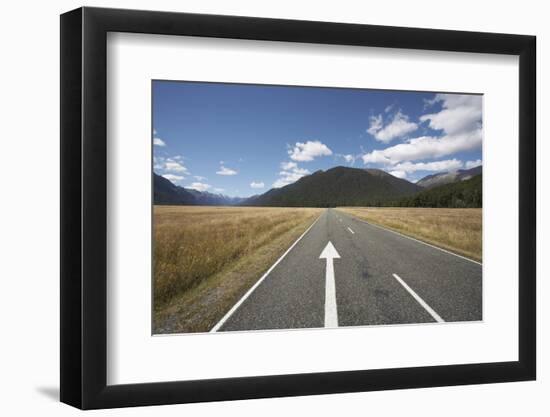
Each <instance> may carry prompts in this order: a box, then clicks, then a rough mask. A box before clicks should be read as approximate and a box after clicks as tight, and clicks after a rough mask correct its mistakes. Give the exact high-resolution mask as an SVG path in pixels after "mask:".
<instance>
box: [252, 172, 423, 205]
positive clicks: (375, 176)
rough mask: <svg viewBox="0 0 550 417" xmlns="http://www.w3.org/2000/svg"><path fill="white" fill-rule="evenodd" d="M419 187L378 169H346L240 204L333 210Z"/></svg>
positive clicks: (409, 192)
mask: <svg viewBox="0 0 550 417" xmlns="http://www.w3.org/2000/svg"><path fill="white" fill-rule="evenodd" d="M421 189H422V188H421V187H418V186H417V185H415V184H413V183H410V182H408V181H406V180H402V179H399V178H396V177H394V176H393V175H390V174H388V173H387V172H384V171H382V170H378V169H357V168H347V167H336V168H331V169H329V170H327V171H317V172H315V173H313V174H311V175H308V176H305V177H302V178H300V179H299V180H298V181H296V182H295V183H292V184H289V185H286V186H284V187H281V188H274V189H271V190H269V191H268V192H266V193H265V194H262V195H259V196H255V197H252V198H249V199H248V200H245V201H244V202H243V203H242V205H250V206H280V207H335V206H369V205H380V204H382V203H383V202H386V201H395V200H396V199H398V198H400V197H403V196H410V195H412V194H414V193H416V192H418V191H420V190H421Z"/></svg>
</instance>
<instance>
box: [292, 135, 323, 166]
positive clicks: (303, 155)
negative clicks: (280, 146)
mask: <svg viewBox="0 0 550 417" xmlns="http://www.w3.org/2000/svg"><path fill="white" fill-rule="evenodd" d="M288 155H289V156H290V159H292V160H293V161H299V162H307V161H313V159H315V158H316V157H318V156H329V155H332V151H331V150H330V149H329V147H328V146H327V145H325V144H324V143H321V142H320V141H318V140H314V141H311V140H308V141H307V142H304V143H302V142H296V145H295V146H294V148H293V149H289V150H288Z"/></svg>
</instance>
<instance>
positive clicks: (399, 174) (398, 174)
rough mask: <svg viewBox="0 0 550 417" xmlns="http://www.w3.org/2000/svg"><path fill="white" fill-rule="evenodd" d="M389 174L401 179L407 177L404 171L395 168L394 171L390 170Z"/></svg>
mask: <svg viewBox="0 0 550 417" xmlns="http://www.w3.org/2000/svg"><path fill="white" fill-rule="evenodd" d="M390 174H391V175H393V176H394V177H397V178H401V179H405V178H407V173H406V172H405V171H400V170H395V171H390Z"/></svg>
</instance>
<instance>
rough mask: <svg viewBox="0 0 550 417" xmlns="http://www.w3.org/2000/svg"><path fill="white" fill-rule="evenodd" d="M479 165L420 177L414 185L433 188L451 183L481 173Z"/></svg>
mask: <svg viewBox="0 0 550 417" xmlns="http://www.w3.org/2000/svg"><path fill="white" fill-rule="evenodd" d="M481 171H482V168H481V165H480V166H477V167H475V168H471V169H459V170H456V171H449V172H440V173H437V174H432V175H428V176H426V177H424V178H422V179H420V180H419V181H418V182H417V183H416V185H419V186H421V187H423V188H433V187H438V186H440V185H445V184H451V183H454V182H459V181H465V180H469V179H470V178H473V177H475V176H476V175H479V174H481Z"/></svg>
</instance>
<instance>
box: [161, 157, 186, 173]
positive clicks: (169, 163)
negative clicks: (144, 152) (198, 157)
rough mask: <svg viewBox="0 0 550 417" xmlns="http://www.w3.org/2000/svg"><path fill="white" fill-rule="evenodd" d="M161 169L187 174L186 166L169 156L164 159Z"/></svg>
mask: <svg viewBox="0 0 550 417" xmlns="http://www.w3.org/2000/svg"><path fill="white" fill-rule="evenodd" d="M163 169H164V170H165V171H168V172H180V173H183V174H188V173H189V172H188V171H187V168H186V167H185V166H183V165H182V164H181V163H180V162H178V161H175V160H173V159H171V158H168V159H166V161H165V162H164V167H163Z"/></svg>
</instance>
